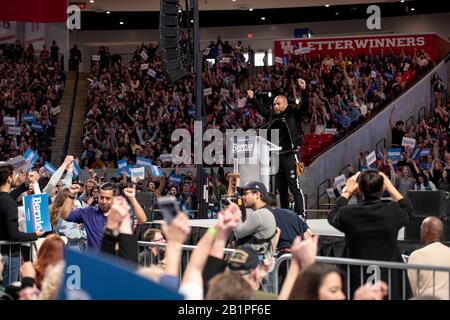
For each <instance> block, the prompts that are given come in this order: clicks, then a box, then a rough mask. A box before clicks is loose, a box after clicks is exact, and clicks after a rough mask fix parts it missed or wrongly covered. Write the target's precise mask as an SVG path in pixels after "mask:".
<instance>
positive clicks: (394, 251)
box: [328, 170, 414, 299]
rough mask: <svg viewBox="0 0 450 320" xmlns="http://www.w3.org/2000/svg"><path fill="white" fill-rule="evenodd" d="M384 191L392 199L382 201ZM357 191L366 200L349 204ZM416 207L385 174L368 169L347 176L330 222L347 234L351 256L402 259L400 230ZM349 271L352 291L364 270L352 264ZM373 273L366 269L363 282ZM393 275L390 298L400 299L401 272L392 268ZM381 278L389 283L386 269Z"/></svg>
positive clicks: (383, 259)
mask: <svg viewBox="0 0 450 320" xmlns="http://www.w3.org/2000/svg"><path fill="white" fill-rule="evenodd" d="M385 191H387V192H388V193H389V194H390V196H391V197H392V200H393V201H386V202H385V201H381V195H382V194H383V193H384V192H385ZM355 192H360V193H361V194H362V196H363V198H364V201H363V202H362V203H361V204H358V205H348V200H349V199H350V198H351V196H352V195H353V193H355ZM413 210H414V209H413V207H412V204H411V201H410V200H409V199H407V198H404V197H403V196H402V195H401V194H400V192H398V190H397V189H396V188H395V187H394V185H393V184H392V182H391V181H390V180H389V178H388V177H387V176H386V175H385V174H384V173H382V172H377V171H376V170H366V171H364V172H363V173H360V172H358V173H356V174H355V175H353V176H352V177H351V178H350V179H348V181H347V184H346V186H345V188H344V191H343V193H342V196H340V197H339V198H338V199H337V200H336V203H335V205H334V207H333V208H332V209H331V212H330V214H329V216H328V222H329V223H330V224H331V225H332V226H333V227H335V228H336V229H338V230H339V231H342V232H343V233H345V243H346V252H347V257H348V258H352V259H364V260H377V261H396V262H402V257H401V255H400V251H399V248H398V246H397V238H398V232H399V231H400V229H401V228H402V227H404V226H405V225H407V224H408V222H409V220H410V217H411V215H412V213H413ZM364 269H366V268H364ZM350 270H351V277H350V279H351V289H352V290H351V292H352V293H353V292H354V290H356V288H357V287H358V286H360V285H361V280H360V272H361V269H360V268H359V267H357V268H354V267H351V268H350ZM371 275H372V273H371V272H369V271H368V270H367V272H366V270H364V281H366V280H367V278H368V277H369V276H371ZM376 276H378V277H379V276H380V275H379V274H378V275H376ZM390 276H391V277H392V278H391V281H390V282H389V283H390V285H391V298H393V299H399V298H401V294H402V290H401V288H402V282H401V280H402V277H401V272H399V270H392V272H391V275H390ZM381 279H382V280H383V281H386V282H388V274H387V270H386V269H383V270H382V272H381Z"/></svg>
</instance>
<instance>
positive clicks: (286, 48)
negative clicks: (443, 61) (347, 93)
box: [274, 34, 441, 60]
mask: <svg viewBox="0 0 450 320" xmlns="http://www.w3.org/2000/svg"><path fill="white" fill-rule="evenodd" d="M439 39H440V38H439V37H438V36H437V35H436V34H419V35H414V34H402V35H376V36H351V37H330V38H311V39H303V38H298V39H283V40H275V45H274V48H275V57H283V56H286V55H290V54H291V55H302V54H310V55H311V57H313V58H315V57H317V55H318V54H320V56H321V57H322V58H324V57H325V56H327V55H330V56H331V57H337V56H338V55H339V52H342V54H343V55H355V54H356V55H357V54H360V53H363V54H368V53H369V49H370V50H371V51H372V53H373V54H379V53H380V52H381V49H383V51H384V54H389V53H390V52H391V51H393V52H395V53H397V54H398V53H401V51H402V50H404V52H405V54H407V55H412V54H414V50H415V49H417V50H424V51H425V52H426V53H428V54H429V55H430V57H431V58H432V59H433V60H438V59H439V58H441V57H440V56H439V44H438V43H439Z"/></svg>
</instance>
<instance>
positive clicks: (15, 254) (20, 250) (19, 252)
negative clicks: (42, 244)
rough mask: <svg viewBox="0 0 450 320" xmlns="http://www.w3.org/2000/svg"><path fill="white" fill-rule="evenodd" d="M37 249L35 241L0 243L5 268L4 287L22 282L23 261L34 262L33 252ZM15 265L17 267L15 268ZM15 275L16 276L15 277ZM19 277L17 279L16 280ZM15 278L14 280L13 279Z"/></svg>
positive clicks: (0, 252)
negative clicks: (21, 269) (18, 281)
mask: <svg viewBox="0 0 450 320" xmlns="http://www.w3.org/2000/svg"><path fill="white" fill-rule="evenodd" d="M34 248H35V241H30V242H12V241H0V254H2V255H3V260H4V263H5V266H4V267H5V268H4V270H3V275H4V277H3V278H4V282H5V281H6V282H8V283H3V286H4V287H5V286H6V284H9V283H12V282H14V281H17V280H20V279H21V276H20V268H21V266H22V263H23V261H33V250H34ZM13 264H14V265H15V267H14V268H13ZM13 273H15V275H13ZM16 276H17V278H16ZM13 278H14V279H13Z"/></svg>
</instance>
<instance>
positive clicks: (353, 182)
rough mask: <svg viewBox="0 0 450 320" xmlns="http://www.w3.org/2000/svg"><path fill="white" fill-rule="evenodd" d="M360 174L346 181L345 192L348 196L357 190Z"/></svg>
mask: <svg viewBox="0 0 450 320" xmlns="http://www.w3.org/2000/svg"><path fill="white" fill-rule="evenodd" d="M360 174H361V172H360V171H358V172H357V173H356V174H354V175H353V176H351V177H350V179H348V180H347V183H346V184H345V187H346V191H347V192H349V193H350V194H353V192H355V191H356V190H357V189H358V177H359V175H360Z"/></svg>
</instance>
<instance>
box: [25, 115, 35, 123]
mask: <svg viewBox="0 0 450 320" xmlns="http://www.w3.org/2000/svg"><path fill="white" fill-rule="evenodd" d="M22 119H23V121H25V122H31V123H34V122H35V121H36V118H35V117H34V114H27V115H24V116H23V118H22Z"/></svg>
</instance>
